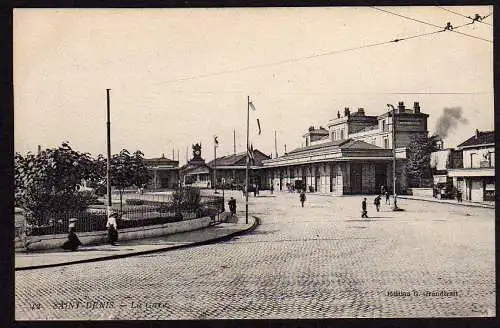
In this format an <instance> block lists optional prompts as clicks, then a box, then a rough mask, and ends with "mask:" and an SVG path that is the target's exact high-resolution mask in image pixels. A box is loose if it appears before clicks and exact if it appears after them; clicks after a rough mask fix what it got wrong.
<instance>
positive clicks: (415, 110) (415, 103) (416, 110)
mask: <svg viewBox="0 0 500 328" xmlns="http://www.w3.org/2000/svg"><path fill="white" fill-rule="evenodd" d="M413 111H414V112H415V114H418V113H420V105H419V103H418V101H415V102H414V103H413Z"/></svg>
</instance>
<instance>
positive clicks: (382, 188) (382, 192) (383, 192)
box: [380, 185, 385, 196]
mask: <svg viewBox="0 0 500 328" xmlns="http://www.w3.org/2000/svg"><path fill="white" fill-rule="evenodd" d="M380 195H381V196H383V195H385V186H384V185H381V186H380Z"/></svg>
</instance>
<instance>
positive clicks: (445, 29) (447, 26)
mask: <svg viewBox="0 0 500 328" xmlns="http://www.w3.org/2000/svg"><path fill="white" fill-rule="evenodd" d="M371 8H373V9H375V10H379V11H382V12H385V13H388V14H391V15H394V16H398V17H401V18H404V19H408V20H411V21H415V22H418V23H421V24H425V25H429V26H434V27H439V28H443V27H442V26H439V25H436V24H432V23H429V22H425V21H422V20H419V19H415V18H412V17H408V16H405V15H401V14H398V13H395V12H392V11H389V10H385V9H381V8H377V7H371ZM472 24H474V21H472V22H470V23H467V24H463V25H460V26H456V27H453V26H452V25H451V24H450V23H449V22H448V24H447V25H446V26H445V27H444V31H451V32H454V33H458V34H461V35H464V36H468V37H471V38H474V39H478V40H482V41H486V42H490V43H493V41H491V40H488V39H484V38H481V37H479V36H475V35H471V34H467V33H463V32H459V31H455V29H457V28H460V27H463V26H467V25H472Z"/></svg>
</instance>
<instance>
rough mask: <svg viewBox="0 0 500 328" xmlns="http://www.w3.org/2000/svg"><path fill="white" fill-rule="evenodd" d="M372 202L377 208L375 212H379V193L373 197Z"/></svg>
mask: <svg viewBox="0 0 500 328" xmlns="http://www.w3.org/2000/svg"><path fill="white" fill-rule="evenodd" d="M373 204H375V207H376V208H377V212H379V210H380V195H377V197H375V200H374V201H373Z"/></svg>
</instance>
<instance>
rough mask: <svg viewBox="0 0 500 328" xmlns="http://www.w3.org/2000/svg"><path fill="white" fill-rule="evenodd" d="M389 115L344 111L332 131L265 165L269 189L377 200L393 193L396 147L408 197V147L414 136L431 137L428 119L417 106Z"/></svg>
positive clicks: (310, 134)
mask: <svg viewBox="0 0 500 328" xmlns="http://www.w3.org/2000/svg"><path fill="white" fill-rule="evenodd" d="M384 110H385V112H384V113H383V114H381V115H377V116H369V115H366V113H365V110H364V109H363V108H359V109H358V110H357V111H356V112H354V113H351V111H350V109H349V108H344V111H343V115H341V114H340V111H338V112H337V116H336V117H335V118H333V119H332V120H330V121H329V122H328V124H327V128H323V127H319V128H314V127H310V128H309V130H308V131H307V132H306V133H305V134H304V135H303V138H304V141H305V146H304V147H300V148H297V149H294V150H292V151H290V152H287V153H285V154H284V155H283V156H279V157H277V158H273V159H268V160H263V162H262V163H263V166H262V179H263V181H265V183H266V186H267V187H269V186H271V185H272V186H273V187H274V190H286V186H287V185H301V186H303V187H305V188H306V190H307V191H317V192H322V193H333V194H336V195H346V194H373V193H376V192H378V191H380V188H381V186H385V187H388V188H390V190H392V185H393V178H392V162H393V158H394V157H393V147H395V157H396V177H397V179H396V192H397V193H406V189H407V179H406V173H405V163H406V147H407V145H408V144H409V142H410V140H411V138H412V136H415V135H425V136H427V135H428V130H427V118H428V117H429V115H428V114H425V113H422V112H421V111H420V105H419V103H418V102H415V103H414V105H413V107H412V108H406V107H405V105H404V103H403V102H399V104H398V106H397V107H395V108H394V109H393V110H387V108H384ZM393 113H394V114H393ZM393 116H394V117H393ZM393 118H394V120H393ZM394 127H395V131H394V130H393V128H394ZM296 181H298V182H296Z"/></svg>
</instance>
